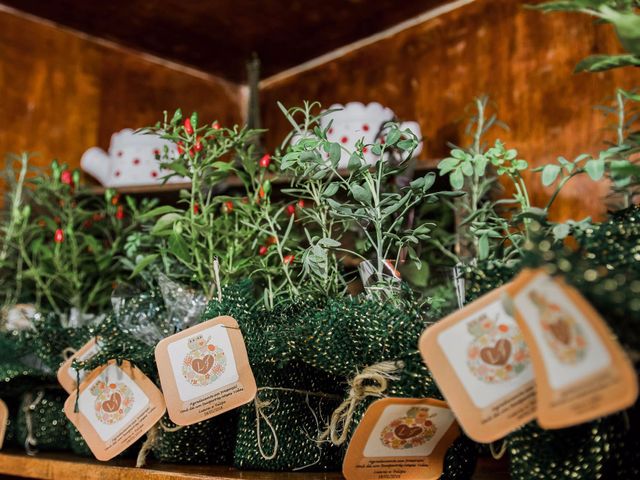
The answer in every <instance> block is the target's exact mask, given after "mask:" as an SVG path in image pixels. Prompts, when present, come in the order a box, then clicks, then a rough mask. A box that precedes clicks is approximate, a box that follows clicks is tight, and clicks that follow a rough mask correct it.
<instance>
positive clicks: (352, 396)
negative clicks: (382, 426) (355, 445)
mask: <svg viewBox="0 0 640 480" xmlns="http://www.w3.org/2000/svg"><path fill="white" fill-rule="evenodd" d="M403 368H404V363H403V362H401V361H386V362H380V363H376V364H374V365H370V366H368V367H365V368H364V369H363V370H362V372H360V373H358V374H357V375H356V376H355V377H353V378H352V379H351V380H349V395H348V396H347V398H346V399H345V400H344V401H343V402H342V403H341V404H340V405H339V406H338V408H336V409H335V410H334V412H333V414H331V420H330V422H329V426H328V427H327V428H326V430H325V431H324V432H322V434H321V435H320V437H319V438H318V440H319V441H325V440H327V439H330V440H331V443H333V444H334V445H342V444H343V443H344V442H346V441H347V436H348V435H349V427H350V426H351V422H352V421H353V414H354V412H355V410H356V408H357V407H358V405H359V404H360V402H362V401H363V400H364V399H365V398H367V397H381V396H382V395H383V393H384V392H385V391H386V390H387V386H388V383H389V380H398V377H397V373H399V372H400V371H401V370H402V369H403Z"/></svg>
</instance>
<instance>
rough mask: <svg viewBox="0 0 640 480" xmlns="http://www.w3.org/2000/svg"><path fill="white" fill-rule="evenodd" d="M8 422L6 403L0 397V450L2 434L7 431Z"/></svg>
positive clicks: (0, 448)
mask: <svg viewBox="0 0 640 480" xmlns="http://www.w3.org/2000/svg"><path fill="white" fill-rule="evenodd" d="M8 424H9V409H8V408H7V404H6V403H4V402H3V401H2V399H1V398H0V450H2V444H3V443H4V435H5V433H7V425H8Z"/></svg>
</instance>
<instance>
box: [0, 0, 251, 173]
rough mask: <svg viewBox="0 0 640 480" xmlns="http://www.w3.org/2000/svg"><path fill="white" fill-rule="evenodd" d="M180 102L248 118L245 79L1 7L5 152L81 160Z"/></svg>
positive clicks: (0, 131)
mask: <svg viewBox="0 0 640 480" xmlns="http://www.w3.org/2000/svg"><path fill="white" fill-rule="evenodd" d="M177 107H181V108H182V109H183V110H184V111H188V112H191V111H193V110H197V111H199V112H200V114H201V115H202V116H203V118H205V119H211V120H213V119H217V120H219V121H220V122H223V123H224V124H234V123H238V122H242V121H243V110H244V105H243V101H241V95H240V87H239V86H237V85H234V84H231V83H228V82H226V81H224V80H222V79H219V78H217V77H214V76H211V75H206V74H203V73H199V72H193V71H191V70H188V69H186V68H181V67H178V66H176V65H172V64H168V63H162V62H160V61H157V60H155V59H152V58H150V57H148V56H144V55H141V54H139V53H136V52H133V51H127V50H124V49H121V48H118V47H117V46H109V45H105V44H103V43H100V42H96V41H94V40H92V39H90V38H87V37H84V36H81V35H79V34H77V33H74V32H71V31H68V30H65V29H61V28H57V27H54V26H52V25H50V24H47V23H43V22H39V21H34V20H33V19H31V18H26V17H22V16H17V15H14V14H12V13H8V12H5V11H1V10H0V155H2V156H4V154H5V153H6V152H21V151H25V150H28V151H31V152H37V153H39V156H38V157H37V158H36V159H35V160H34V163H37V164H41V165H46V164H48V163H49V162H50V160H51V159H53V158H58V159H59V160H61V161H63V162H67V163H69V164H70V165H72V166H78V165H79V162H80V157H81V156H82V153H83V152H84V151H85V150H86V149H88V148H89V147H91V146H95V145H98V146H100V147H102V148H105V149H106V148H108V146H109V141H110V137H111V134H112V133H113V132H115V131H118V130H120V129H122V128H127V127H129V128H139V127H144V126H147V125H152V124H154V123H155V122H156V121H158V120H160V119H161V118H162V111H163V110H168V111H172V110H174V109H176V108H177Z"/></svg>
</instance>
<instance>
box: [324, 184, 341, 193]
mask: <svg viewBox="0 0 640 480" xmlns="http://www.w3.org/2000/svg"><path fill="white" fill-rule="evenodd" d="M339 188H340V185H339V184H338V182H333V183H330V184H329V185H327V188H325V190H324V192H322V196H323V197H333V196H334V195H335V194H336V193H338V189H339Z"/></svg>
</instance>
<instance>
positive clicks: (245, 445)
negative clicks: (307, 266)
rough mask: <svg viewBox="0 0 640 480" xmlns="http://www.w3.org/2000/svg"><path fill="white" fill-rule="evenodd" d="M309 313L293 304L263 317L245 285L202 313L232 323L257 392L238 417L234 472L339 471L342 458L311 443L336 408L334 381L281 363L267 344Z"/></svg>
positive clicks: (318, 372) (317, 372)
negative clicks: (301, 314) (231, 319)
mask: <svg viewBox="0 0 640 480" xmlns="http://www.w3.org/2000/svg"><path fill="white" fill-rule="evenodd" d="M305 300H309V299H305ZM312 307H313V302H312V301H308V302H307V301H302V299H298V301H297V302H295V303H294V302H285V303H281V304H279V305H277V306H276V308H274V310H273V311H266V310H265V309H264V308H263V307H262V305H261V304H256V302H255V298H254V293H253V288H252V285H251V283H250V282H241V283H239V284H236V285H233V286H230V287H228V288H226V289H224V291H223V295H222V302H217V301H213V302H211V303H210V304H209V305H208V307H207V311H206V313H205V318H213V317H216V316H219V315H231V316H232V317H234V318H235V319H236V320H237V321H238V324H239V325H240V328H241V330H242V334H243V336H244V340H245V344H246V346H247V353H248V355H249V360H250V363H251V366H252V369H253V373H254V376H255V378H256V383H257V386H258V395H257V398H256V401H255V402H252V403H249V404H247V405H245V406H243V407H242V408H241V409H240V412H239V416H240V418H239V423H238V427H237V436H236V442H235V452H234V464H235V465H236V466H237V467H238V468H243V469H259V470H275V471H286V470H294V469H308V470H336V469H339V468H340V463H341V457H342V452H341V451H340V450H339V449H336V448H333V447H331V446H330V445H327V444H319V443H318V442H317V441H316V438H317V436H318V434H319V432H320V430H321V429H322V425H323V423H324V422H325V421H326V418H327V417H328V415H329V414H330V412H331V411H332V409H333V408H335V406H337V404H338V403H339V400H340V396H339V395H338V392H341V390H342V386H341V385H340V382H339V379H337V378H336V377H335V376H333V375H328V374H326V373H325V372H322V371H321V370H318V369H314V368H312V367H310V366H309V365H306V364H302V363H300V362H297V363H295V362H292V361H290V359H288V358H283V357H281V356H280V355H279V354H278V352H275V351H274V349H273V346H272V345H271V343H270V339H271V338H274V337H279V336H282V335H286V332H285V330H284V328H283V325H286V324H287V323H288V322H289V321H290V320H291V318H292V316H294V315H296V314H298V312H300V311H301V310H303V309H309V308H312ZM276 439H277V440H276ZM276 441H277V448H276Z"/></svg>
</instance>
